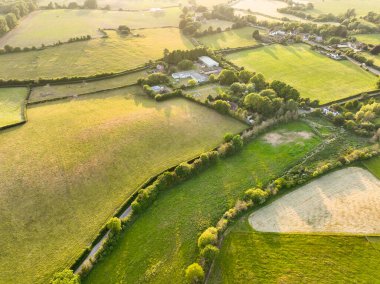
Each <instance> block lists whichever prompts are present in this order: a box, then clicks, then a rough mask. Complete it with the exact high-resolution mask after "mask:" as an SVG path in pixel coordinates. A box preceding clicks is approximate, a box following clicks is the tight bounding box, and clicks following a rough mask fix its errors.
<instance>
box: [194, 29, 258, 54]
mask: <svg viewBox="0 0 380 284" xmlns="http://www.w3.org/2000/svg"><path fill="white" fill-rule="evenodd" d="M254 30H255V29H254V28H250V27H246V28H242V29H237V30H235V29H234V30H231V31H226V32H222V33H217V34H213V35H207V36H203V37H200V38H199V39H198V40H199V41H200V42H201V43H202V44H204V45H205V46H207V47H210V48H212V49H223V48H235V47H243V46H250V45H255V44H258V42H257V41H256V40H255V39H254V38H252V33H253V31H254Z"/></svg>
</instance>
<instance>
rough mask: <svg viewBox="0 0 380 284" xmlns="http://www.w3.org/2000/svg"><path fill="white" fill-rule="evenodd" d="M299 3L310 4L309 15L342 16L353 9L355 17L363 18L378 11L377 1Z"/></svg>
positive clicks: (305, 1) (316, 1)
mask: <svg viewBox="0 0 380 284" xmlns="http://www.w3.org/2000/svg"><path fill="white" fill-rule="evenodd" d="M300 2H301V3H312V4H313V5H314V9H313V10H312V11H310V14H316V15H317V14H328V13H332V14H334V15H341V14H344V13H345V12H346V11H347V10H348V9H355V11H356V13H357V15H360V16H364V15H366V14H367V13H368V12H371V11H372V12H376V11H380V2H379V1H378V0H360V1H358V0H301V1H300Z"/></svg>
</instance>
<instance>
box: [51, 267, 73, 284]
mask: <svg viewBox="0 0 380 284" xmlns="http://www.w3.org/2000/svg"><path fill="white" fill-rule="evenodd" d="M50 284H80V278H79V275H76V274H74V272H73V271H72V270H70V269H65V270H63V271H61V272H57V273H55V274H54V276H53V279H52V280H51V281H50Z"/></svg>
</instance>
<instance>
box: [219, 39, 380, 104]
mask: <svg viewBox="0 0 380 284" xmlns="http://www.w3.org/2000/svg"><path fill="white" fill-rule="evenodd" d="M226 58H227V59H228V60H230V61H232V62H233V63H235V64H236V65H239V66H244V67H245V68H247V70H250V71H255V72H259V73H262V74H264V76H265V77H266V78H268V79H270V80H281V81H284V82H286V83H288V84H290V85H292V86H293V87H295V88H296V89H297V90H298V91H299V92H300V93H301V96H302V97H308V98H310V99H312V100H314V99H318V100H319V101H320V102H321V103H327V102H330V101H334V100H337V99H342V98H345V97H348V96H351V95H354V94H358V93H361V92H366V91H370V90H374V89H375V88H376V81H377V80H378V78H376V76H374V75H372V74H371V73H369V72H366V71H364V70H363V69H361V68H360V67H359V66H356V65H355V64H352V63H351V62H349V61H347V60H343V61H336V60H333V59H330V58H328V57H326V56H324V55H322V54H319V53H317V52H315V51H313V50H311V49H310V47H309V46H307V45H305V44H295V45H291V46H283V45H271V46H267V47H262V48H258V49H254V50H245V51H240V52H236V53H232V54H228V55H227V56H226Z"/></svg>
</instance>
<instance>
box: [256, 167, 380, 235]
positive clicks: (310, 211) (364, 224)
mask: <svg viewBox="0 0 380 284" xmlns="http://www.w3.org/2000/svg"><path fill="white" fill-rule="evenodd" d="M249 223H250V224H251V226H252V227H253V228H254V229H255V230H258V231H263V232H281V233H289V232H329V233H353V234H359V233H360V234H375V233H379V232H380V181H379V180H378V179H376V177H374V176H373V175H372V174H371V173H369V172H368V171H366V170H364V169H361V168H357V167H351V168H346V169H342V170H339V171H336V172H334V173H331V174H328V175H326V176H324V177H321V178H319V179H318V180H315V181H313V182H311V183H309V184H307V185H305V186H303V187H301V188H299V189H297V190H295V191H293V192H291V193H289V194H287V195H285V196H284V197H282V198H280V199H278V200H276V201H274V202H273V203H271V204H269V205H268V206H265V207H263V208H262V209H259V210H258V211H256V212H254V213H253V214H252V215H251V216H250V217H249Z"/></svg>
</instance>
